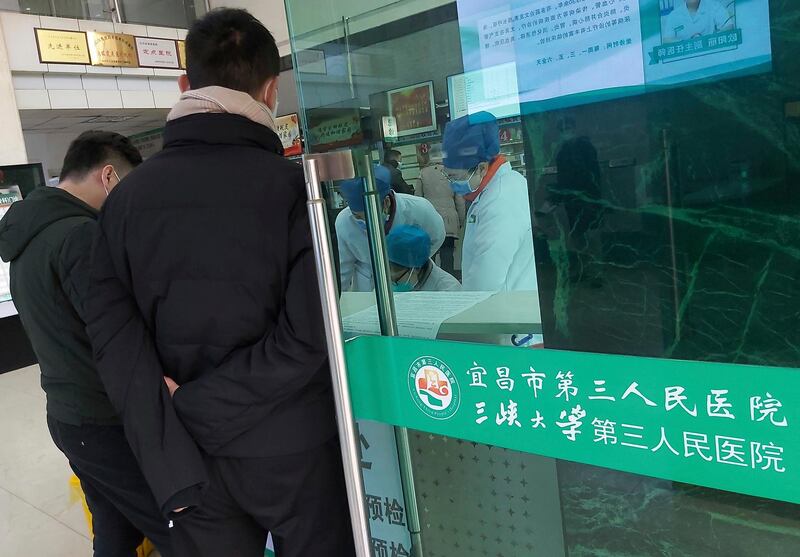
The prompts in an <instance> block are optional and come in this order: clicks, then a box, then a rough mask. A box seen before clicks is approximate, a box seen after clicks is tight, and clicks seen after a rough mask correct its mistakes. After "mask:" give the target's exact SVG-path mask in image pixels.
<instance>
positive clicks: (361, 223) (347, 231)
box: [336, 166, 445, 292]
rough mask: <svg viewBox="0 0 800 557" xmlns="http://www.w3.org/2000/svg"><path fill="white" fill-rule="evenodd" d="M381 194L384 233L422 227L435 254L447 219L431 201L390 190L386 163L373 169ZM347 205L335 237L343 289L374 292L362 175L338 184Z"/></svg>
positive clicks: (337, 221)
mask: <svg viewBox="0 0 800 557" xmlns="http://www.w3.org/2000/svg"><path fill="white" fill-rule="evenodd" d="M373 172H374V175H375V184H376V186H377V188H378V194H379V195H380V197H381V199H383V215H384V220H385V221H386V224H385V233H386V234H389V233H390V232H391V231H392V230H393V229H394V228H395V227H397V226H402V225H413V226H419V227H420V228H422V229H423V230H424V231H425V232H426V233H427V234H428V235H429V236H430V238H431V252H430V255H431V256H433V254H435V253H436V252H437V251H439V248H440V247H442V243H443V242H444V235H445V231H444V221H443V220H442V217H441V216H440V215H439V213H437V212H436V209H435V208H434V207H433V205H431V203H430V201H428V200H427V199H424V198H422V197H415V196H413V195H407V194H403V193H395V192H393V191H392V190H391V175H390V174H389V171H388V170H387V169H386V168H385V167H383V166H375V167H374V168H373ZM339 190H340V192H341V194H342V197H344V198H345V200H346V201H347V205H348V206H347V208H345V209H344V210H343V211H342V212H341V213H339V216H338V217H337V218H336V237H337V240H338V244H339V273H340V276H341V282H342V292H348V291H349V292H371V291H372V290H374V289H375V285H374V284H373V280H372V263H371V262H370V253H369V239H368V238H367V224H366V220H365V215H364V185H363V182H362V179H361V178H356V179H354V180H347V181H344V182H342V183H341V184H340V185H339Z"/></svg>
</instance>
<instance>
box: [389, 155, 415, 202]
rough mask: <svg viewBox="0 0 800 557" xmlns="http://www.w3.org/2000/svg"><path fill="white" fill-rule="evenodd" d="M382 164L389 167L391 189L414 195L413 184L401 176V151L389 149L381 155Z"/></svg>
mask: <svg viewBox="0 0 800 557" xmlns="http://www.w3.org/2000/svg"><path fill="white" fill-rule="evenodd" d="M383 166H385V167H386V168H388V169H389V173H390V174H391V176H392V189H393V190H394V191H396V192H397V193H405V194H408V195H415V193H416V192H415V190H414V186H412V185H411V184H409V183H408V182H406V181H405V178H403V170H402V168H403V153H401V152H400V151H398V150H396V149H389V150H388V151H386V153H385V154H384V156H383Z"/></svg>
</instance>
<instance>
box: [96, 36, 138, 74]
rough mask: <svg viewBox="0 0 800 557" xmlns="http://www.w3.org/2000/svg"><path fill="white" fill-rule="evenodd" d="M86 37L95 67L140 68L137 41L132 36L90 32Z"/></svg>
mask: <svg viewBox="0 0 800 557" xmlns="http://www.w3.org/2000/svg"><path fill="white" fill-rule="evenodd" d="M86 36H87V38H88V40H89V54H90V55H91V58H92V65H93V66H117V67H121V68H138V67H139V59H138V58H137V57H136V39H135V37H133V36H132V35H123V34H121V33H104V32H101V31H90V32H88V33H86Z"/></svg>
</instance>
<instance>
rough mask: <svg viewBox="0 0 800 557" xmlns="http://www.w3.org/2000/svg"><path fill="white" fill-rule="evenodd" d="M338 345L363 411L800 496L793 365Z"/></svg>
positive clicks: (558, 454)
mask: <svg viewBox="0 0 800 557" xmlns="http://www.w3.org/2000/svg"><path fill="white" fill-rule="evenodd" d="M346 353H347V362H348V370H349V374H350V391H351V394H352V398H353V405H354V410H355V414H356V416H357V417H358V418H359V419H369V420H376V421H379V422H385V423H390V424H393V425H398V426H405V427H409V428H412V429H417V430H421V431H426V432H430V433H436V434H440V435H446V436H450V437H455V438H459V439H465V440H469V441H475V442H479V443H485V444H489V445H496V446H500V447H505V448H509V449H514V450H518V451H523V452H528V453H534V454H538V455H543V456H549V457H553V458H560V459H565V460H571V461H575V462H581V463H585V464H592V465H596V466H604V467H606V468H612V469H616V470H623V471H627V472H633V473H637V474H643V475H647V476H654V477H657V478H663V479H668V480H674V481H679V482H685V483H691V484H696V485H702V486H707V487H713V488H717V489H723V490H727V491H734V492H738V493H745V494H749V495H756V496H761V497H769V498H772V499H778V500H782V501H789V502H792V503H800V478H799V477H798V470H800V457H798V455H799V454H800V436H798V434H797V432H794V433H793V428H794V427H796V424H797V423H799V422H800V371H799V370H797V369H787V368H775V367H755V366H744V365H733V364H717V363H707V362H696V361H681V360H666V359H654V358H639V357H633V356H615V355H607V354H590V353H582V352H563V351H557V350H531V349H521V348H513V347H502V346H492V345H484V344H464V343H454V342H443V341H424V340H413V339H402V338H388V337H360V338H357V339H354V340H352V341H349V342H348V343H346Z"/></svg>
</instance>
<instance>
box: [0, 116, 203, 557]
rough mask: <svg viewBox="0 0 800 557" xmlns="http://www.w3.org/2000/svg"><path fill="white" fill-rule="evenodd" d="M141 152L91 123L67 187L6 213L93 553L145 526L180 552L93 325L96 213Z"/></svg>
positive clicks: (31, 332) (21, 298)
mask: <svg viewBox="0 0 800 557" xmlns="http://www.w3.org/2000/svg"><path fill="white" fill-rule="evenodd" d="M141 161H142V158H141V156H140V155H139V152H138V151H137V150H136V148H135V147H134V146H133V145H132V144H131V143H130V141H129V140H128V139H126V138H125V137H123V136H121V135H119V134H116V133H110V132H86V133H83V134H82V135H81V136H80V137H78V138H77V139H76V140H75V141H73V142H72V144H71V145H70V148H69V151H68V152H67V156H66V159H65V160H64V166H63V171H62V174H61V184H60V187H58V188H39V189H36V190H34V191H33V192H32V193H31V194H30V195H28V197H27V198H25V199H24V200H23V201H18V202H17V203H15V204H14V205H12V206H11V208H10V209H9V211H8V213H7V214H6V216H5V217H4V218H3V220H2V221H0V256H2V258H3V260H4V261H10V262H11V292H12V295H13V298H14V303H15V304H16V306H17V308H18V310H19V313H20V317H21V319H22V323H23V325H24V327H25V330H26V332H27V333H28V336H29V338H30V341H31V344H32V345H33V348H34V351H35V352H36V356H37V358H38V360H39V367H40V369H41V373H42V387H43V389H44V390H45V392H46V394H47V423H48V426H49V428H50V433H51V434H52V437H53V441H55V444H56V445H57V446H58V448H59V449H60V450H61V451H62V452H63V453H64V455H65V456H66V457H67V459H68V460H69V463H70V466H71V467H72V469H73V470H74V472H75V474H76V475H77V476H78V478H79V479H80V480H81V486H82V488H83V491H84V493H85V495H86V500H87V503H88V505H89V509H90V510H91V512H92V519H93V530H94V536H95V537H94V555H95V557H132V556H134V555H135V554H136V548H137V547H138V546H139V545H140V544H141V543H142V539H143V535H146V536H147V537H148V538H150V539H151V541H153V542H154V543H155V544H156V545H157V547H158V548H159V549H160V551H161V553H162V555H165V556H168V555H171V554H172V550H171V545H170V536H169V530H168V527H167V524H168V520H167V519H166V518H165V517H164V516H163V515H162V513H161V512H159V508H158V506H157V504H156V501H155V500H154V498H153V495H152V493H151V491H150V489H149V488H148V485H147V483H146V482H145V479H144V477H143V475H142V472H141V470H140V469H139V467H138V465H137V463H136V459H135V458H134V456H133V453H132V452H131V449H130V447H129V445H128V442H127V440H126V438H125V433H124V431H123V428H122V425H121V421H120V419H119V417H118V416H117V413H116V412H115V410H114V408H113V407H112V405H111V402H110V401H109V399H108V396H107V395H106V392H105V389H104V388H103V384H102V383H101V381H100V377H99V376H98V373H97V368H96V366H95V362H94V359H93V357H92V349H91V344H90V342H89V338H88V336H87V334H86V329H85V314H86V309H85V308H86V303H87V301H88V294H87V291H88V281H89V261H90V251H91V245H92V240H93V236H94V229H95V227H96V226H97V225H96V219H97V213H98V211H99V209H100V207H101V206H102V205H103V203H104V202H105V200H106V196H107V195H108V193H109V192H110V191H111V190H113V189H114V188H115V187H116V186H117V184H118V183H119V181H120V179H121V178H122V177H123V176H125V175H126V174H127V173H128V172H130V171H131V170H132V169H133V167H135V166H136V165H138V164H139V163H141ZM169 504H171V505H175V506H176V507H183V506H187V505H188V502H187V501H182V500H181V498H180V497H179V498H178V499H177V500H175V501H172V502H171V503H169Z"/></svg>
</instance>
